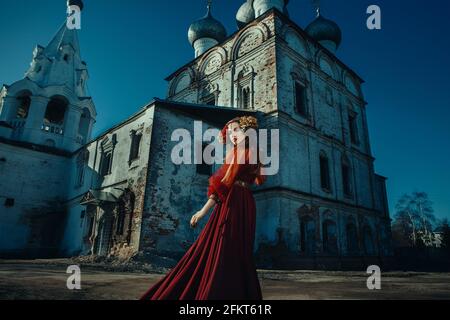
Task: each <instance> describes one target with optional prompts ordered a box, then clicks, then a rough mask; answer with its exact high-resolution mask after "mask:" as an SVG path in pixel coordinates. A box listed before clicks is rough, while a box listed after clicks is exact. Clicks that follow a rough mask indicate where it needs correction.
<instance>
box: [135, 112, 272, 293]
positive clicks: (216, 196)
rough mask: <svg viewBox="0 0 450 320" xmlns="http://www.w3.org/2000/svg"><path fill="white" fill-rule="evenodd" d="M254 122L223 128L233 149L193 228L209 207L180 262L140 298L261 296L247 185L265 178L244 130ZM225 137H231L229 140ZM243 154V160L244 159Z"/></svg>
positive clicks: (253, 126) (251, 200) (233, 122)
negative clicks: (203, 221)
mask: <svg viewBox="0 0 450 320" xmlns="http://www.w3.org/2000/svg"><path fill="white" fill-rule="evenodd" d="M257 127H258V124H257V121H256V118H254V117H240V118H235V119H233V120H231V121H229V122H228V123H227V124H226V125H225V127H224V129H223V130H222V132H221V135H220V137H221V140H222V142H223V143H227V141H231V142H232V143H233V148H232V150H231V151H230V152H229V153H228V154H227V156H226V159H225V160H226V161H225V163H224V164H223V165H222V166H221V167H220V169H219V170H217V172H216V173H214V174H213V175H212V176H211V177H210V179H209V187H208V201H207V203H206V204H205V206H204V207H203V208H202V209H201V210H200V211H199V212H197V213H196V214H195V215H194V216H193V217H192V219H191V226H192V227H195V226H196V225H197V223H198V221H199V220H200V219H202V218H203V217H204V216H205V215H206V214H207V213H208V212H209V210H210V209H211V208H214V209H213V212H212V214H211V216H210V218H209V220H208V222H207V224H206V225H205V227H204V229H203V230H202V231H201V233H200V235H199V237H198V238H197V240H196V241H195V242H194V243H193V244H192V246H191V247H190V248H189V250H188V251H187V252H186V254H185V255H184V256H183V258H181V260H180V261H179V262H178V264H177V265H176V266H175V267H174V268H173V269H172V270H171V271H170V272H169V273H168V274H167V275H166V276H165V277H164V278H163V279H161V280H160V281H159V282H157V283H156V284H155V285H154V286H152V287H151V288H150V289H149V290H148V291H147V292H146V293H145V294H144V295H143V296H142V298H141V300H261V299H262V294H261V287H260V284H259V280H258V276H257V273H256V267H255V264H254V261H253V246H254V240H255V220H256V206H255V200H254V198H253V195H252V192H251V190H250V188H249V187H250V185H252V184H253V183H256V184H257V185H261V184H262V183H263V182H264V180H265V177H264V176H263V175H262V174H261V164H260V162H259V160H258V159H256V161H253V160H254V155H256V158H258V157H257V152H256V151H254V150H257V149H256V148H255V147H254V146H249V139H248V137H246V135H245V132H246V131H247V130H248V129H249V128H251V129H254V130H256V129H257ZM228 139H229V140H228ZM243 159H245V160H244V161H243Z"/></svg>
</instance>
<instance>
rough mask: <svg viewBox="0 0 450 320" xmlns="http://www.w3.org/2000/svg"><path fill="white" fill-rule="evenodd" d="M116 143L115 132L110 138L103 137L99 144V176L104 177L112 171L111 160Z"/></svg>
mask: <svg viewBox="0 0 450 320" xmlns="http://www.w3.org/2000/svg"><path fill="white" fill-rule="evenodd" d="M116 144H117V136H116V134H113V135H112V139H111V140H109V139H108V138H105V139H104V140H103V142H102V144H101V154H100V168H99V173H100V176H102V177H105V176H107V175H110V174H111V173H112V162H113V157H114V148H115V145H116Z"/></svg>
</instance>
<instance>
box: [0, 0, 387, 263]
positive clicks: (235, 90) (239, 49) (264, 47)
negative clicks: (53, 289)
mask: <svg viewBox="0 0 450 320" xmlns="http://www.w3.org/2000/svg"><path fill="white" fill-rule="evenodd" d="M277 3H278V2H277ZM265 5H266V4H265V2H264V1H260V4H259V6H261V8H264V10H263V9H261V12H259V14H258V15H257V18H256V19H254V20H253V21H251V22H250V23H248V24H246V25H245V26H243V27H242V28H241V29H240V30H239V31H237V32H236V33H234V34H233V35H231V36H230V37H228V38H227V39H226V40H225V41H223V42H222V43H219V44H218V45H216V46H214V47H212V48H210V49H209V50H207V51H206V52H204V53H203V54H201V55H199V56H198V57H196V58H195V59H194V60H193V61H191V62H190V63H188V64H186V65H185V66H183V67H182V68H180V69H178V70H177V71H176V72H174V73H173V74H172V75H171V76H169V77H168V78H167V80H168V93H167V99H166V100H159V99H157V100H154V101H152V102H151V103H149V104H148V105H147V106H146V107H144V108H143V109H141V110H140V111H139V112H138V113H136V114H135V115H133V116H132V117H130V118H129V119H127V120H125V121H124V122H122V123H121V124H119V125H117V126H115V127H113V128H111V129H109V130H107V132H105V133H103V134H101V135H100V136H99V137H97V138H95V139H94V140H91V139H90V134H91V130H92V124H93V120H94V119H95V115H96V114H95V108H94V106H93V103H92V101H91V99H90V98H89V97H85V96H84V91H83V90H82V88H83V86H84V83H85V80H86V79H87V70H86V68H85V66H86V64H85V63H84V62H82V61H81V60H80V59H79V52H78V49H79V47H78V42H77V41H76V36H75V35H73V34H70V33H67V32H61V31H60V33H58V34H59V35H60V37H61V39H64V41H62V42H61V43H62V44H63V45H62V47H63V49H64V48H65V49H64V50H66V51H67V53H66V51H64V50H60V51H58V52H62V53H61V54H63V56H62V57H59V56H55V57H54V58H53V60H52V59H49V61H54V62H53V64H51V65H47V64H46V63H47V62H45V63H44V62H43V61H44V60H45V59H42V57H43V55H44V56H45V54H47V55H50V54H49V53H48V52H52V50H53V49H51V48H52V47H53V45H52V43H54V41H52V42H51V43H50V44H49V45H48V46H47V48H42V47H38V48H37V49H36V51H35V54H34V57H33V64H32V68H31V69H30V71H29V72H28V76H27V77H26V78H25V79H24V80H21V81H19V82H18V83H16V84H14V85H12V86H10V87H4V88H3V90H2V97H3V99H2V101H3V102H2V109H1V110H2V111H1V114H0V117H1V118H0V119H1V120H2V122H0V123H1V124H2V125H1V126H0V134H1V136H2V138H1V139H2V140H0V172H2V175H3V174H4V176H5V177H6V179H2V181H0V187H1V190H7V191H3V193H4V194H0V199H3V198H4V199H5V203H6V202H7V201H6V200H7V199H15V203H14V204H13V206H8V207H6V206H3V207H1V209H0V210H1V211H5V212H6V215H4V214H2V218H1V219H2V220H0V221H1V225H0V227H1V228H2V230H3V231H4V232H2V237H3V238H4V239H2V241H1V245H0V252H1V254H2V255H14V254H12V253H15V254H16V255H19V256H20V255H27V254H29V252H30V250H32V249H33V248H35V247H39V245H36V243H40V244H42V245H44V244H47V245H48V244H49V243H50V244H51V245H48V247H49V248H50V247H51V248H52V250H50V251H48V250H47V251H45V250H43V251H41V252H40V254H39V253H36V255H38V256H39V255H40V256H42V255H49V254H53V255H56V256H76V255H86V254H95V255H103V256H114V257H117V258H120V259H129V258H131V257H136V256H140V255H142V256H144V257H147V258H149V259H152V258H154V257H157V256H164V257H169V258H173V259H174V261H175V259H177V258H178V257H180V256H181V255H182V254H183V253H184V252H185V251H186V249H187V248H188V247H189V246H190V245H191V244H192V242H193V241H195V239H196V237H197V235H198V232H199V230H198V229H197V230H193V229H191V228H190V227H189V219H190V217H191V216H192V214H194V213H195V212H196V211H197V210H199V209H200V208H201V206H202V205H203V204H204V202H205V201H206V189H207V179H208V177H209V175H208V174H207V172H206V173H205V171H204V170H203V171H202V170H199V167H198V165H195V164H194V165H175V164H173V163H172V161H170V156H171V150H172V148H173V146H174V144H175V142H173V141H171V134H172V132H173V131H174V130H176V129H179V128H184V129H187V130H188V131H189V132H190V133H191V134H193V128H194V121H196V120H201V121H202V123H203V129H204V130H205V129H207V128H221V126H223V124H224V123H226V121H227V120H229V119H231V118H233V117H234V116H237V115H243V114H254V115H256V116H257V117H258V118H259V119H260V122H261V124H262V127H264V128H268V129H271V128H274V129H279V130H280V159H282V164H281V166H280V170H279V173H278V174H277V175H275V176H271V177H269V179H268V181H267V183H266V184H265V185H263V186H261V187H258V188H255V193H254V194H255V198H256V201H257V231H256V232H257V234H256V243H255V253H256V255H257V258H258V262H259V264H260V266H266V267H277V268H280V267H298V268H347V267H348V268H353V267H357V266H360V265H362V264H365V263H369V262H376V263H383V262H384V261H385V260H386V259H385V258H386V257H389V256H390V255H391V254H392V252H391V244H390V218H389V211H388V205H387V196H386V187H385V178H384V177H382V176H380V175H377V174H376V173H375V171H374V160H375V159H374V157H373V155H372V153H371V149H370V139H369V135H368V128H367V118H366V110H365V108H366V102H365V101H364V97H363V94H362V90H361V85H362V82H363V81H362V79H360V78H359V77H358V75H357V74H356V73H355V72H354V71H352V70H351V69H350V68H348V67H347V66H346V65H345V64H344V63H343V62H341V61H340V60H339V59H338V58H337V57H336V56H335V55H334V54H333V53H332V52H330V51H328V50H327V49H326V48H325V47H323V46H322V45H321V44H319V43H318V42H316V41H315V40H314V39H312V38H311V37H309V36H308V35H307V34H306V33H305V32H304V31H303V30H302V29H301V28H299V27H298V26H297V25H296V24H295V23H294V22H293V21H292V20H290V19H289V18H288V17H287V16H285V15H284V14H282V13H281V12H280V11H278V10H277V9H271V10H266V9H267V8H265ZM280 5H282V4H281V1H280ZM57 37H58V35H57ZM65 43H72V45H71V46H67V45H64V44H65ZM71 48H72V49H73V48H75V49H76V50H75V52H70V50H69V49H71ZM46 52H47V53H46ZM66 55H68V58H67V59H71V57H72V56H73V57H75V58H76V61H77V63H78V66H79V67H82V68H81V71H78V70H76V71H73V72H72V71H71V72H69V74H70V75H71V77H70V78H71V79H75V81H72V80H71V81H68V82H67V83H65V84H64V85H61V84H60V83H59V82H58V81H63V78H61V77H62V75H67V72H68V71H67V69H62V68H66V66H65V65H64V63H63V62H64V61H65V59H66ZM58 57H59V58H58ZM58 59H59V60H58ZM45 61H46V60H45ZM52 65H53V66H54V67H51V66H52ZM49 68H50V69H49ZM43 70H50V71H48V72H46V73H45V74H46V76H41V75H39V72H42V71H43ZM54 70H56V71H54ZM58 70H59V72H57V71H58ZM43 79H45V80H43ZM52 79H54V80H52ZM50 80H51V81H50ZM39 81H44V82H39ZM38 83H40V86H37V84H38ZM38 88H39V89H38ZM35 90H41V91H39V94H38V93H36V91H35ZM42 90H43V91H42ZM24 93H25V95H24ZM28 96H29V97H30V101H31V107H30V108H29V109H27V110H30V115H31V113H32V112H34V110H35V109H36V110H40V113H37V114H33V115H31V116H29V117H28V118H26V119H20V121H22V122H24V123H25V124H24V125H22V124H17V123H16V122H17V116H16V115H17V114H18V110H19V109H20V110H22V109H23V108H22V106H21V105H19V104H23V103H24V101H25V103H27V101H28V100H27V99H28V98H26V97H28ZM42 96H43V97H44V98H42ZM53 97H58V102H61V101H63V102H65V104H63V105H64V107H65V108H66V109H65V110H66V111H67V112H66V113H65V117H64V120H63V121H62V123H61V122H60V123H59V124H58V126H57V128H56V129H50V128H49V130H46V128H47V127H51V126H46V124H45V123H44V124H42V119H43V117H44V119H47V118H48V117H50V118H52V117H53V118H52V119H53V120H54V121H56V120H59V119H58V117H56V116H53V114H54V113H51V114H50V115H48V114H47V112H46V109H45V106H46V107H47V109H48V106H49V101H51V100H52V98H53ZM62 98H64V99H62ZM55 105H56V106H57V107H58V108H61V107H60V106H59V104H55ZM21 108H22V109H21ZM47 116H48V117H47ZM67 117H68V118H67ZM52 119H50V120H52ZM71 126H74V127H71ZM52 130H53V131H52ZM48 135H57V139H56V138H54V139H50V138H49V136H48ZM49 139H50V140H52V141H48V140H49ZM23 155H27V158H26V159H27V160H23ZM2 159H3V160H2ZM21 159H22V160H21ZM21 161H22V162H23V161H25V162H26V163H21ZM20 166H23V167H26V168H27V169H20V168H21V167H20ZM209 169H210V170H214V168H209ZM209 173H212V171H210V172H209ZM12 181H15V182H16V184H14V183H12ZM11 185H14V187H11ZM25 185H26V186H27V188H25V187H23V186H25ZM28 185H29V187H28ZM19 186H22V187H19ZM37 189H38V190H37ZM24 190H25V192H24ZM8 201H9V202H8V204H11V202H10V200H8ZM46 207H47V209H46ZM35 208H39V209H38V210H34V209H35ZM46 210H47V211H46ZM31 211H33V212H35V213H36V215H38V216H39V217H41V218H39V219H40V220H39V219H37V220H36V219H35V221H40V222H39V223H37V222H34V224H33V222H29V217H32V216H34V214H31V215H30V212H31ZM46 212H47V213H48V214H47V213H46ZM38 213H39V214H38ZM5 217H6V218H5ZM27 219H28V220H27ZM31 220H32V219H31ZM56 223H59V224H57V225H58V226H59V227H58V231H57V232H55V235H54V236H53V238H52V239H50V240H49V239H40V240H36V241H34V240H33V239H39V237H36V236H35V234H39V232H41V231H40V230H47V229H45V228H48V226H49V225H56ZM203 223H204V222H203ZM35 225H39V226H40V227H34V226H35ZM62 225H64V226H65V227H61V226H62ZM3 240H4V241H3ZM33 241H34V242H33ZM33 243H34V244H33ZM380 260H381V261H380Z"/></svg>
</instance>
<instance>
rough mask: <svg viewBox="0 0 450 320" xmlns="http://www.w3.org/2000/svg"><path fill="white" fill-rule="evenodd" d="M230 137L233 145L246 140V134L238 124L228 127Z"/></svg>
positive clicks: (234, 123)
mask: <svg viewBox="0 0 450 320" xmlns="http://www.w3.org/2000/svg"><path fill="white" fill-rule="evenodd" d="M228 136H229V137H230V140H231V142H232V143H233V144H239V143H241V142H242V141H243V140H244V139H245V133H244V131H242V129H241V127H239V124H238V123H237V122H232V123H230V124H229V125H228Z"/></svg>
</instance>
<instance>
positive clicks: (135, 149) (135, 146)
mask: <svg viewBox="0 0 450 320" xmlns="http://www.w3.org/2000/svg"><path fill="white" fill-rule="evenodd" d="M141 140H142V133H137V132H136V131H135V130H132V131H131V146H130V156H129V160H128V162H129V164H130V165H131V163H132V162H133V161H134V160H136V159H137V158H139V149H140V145H141Z"/></svg>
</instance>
